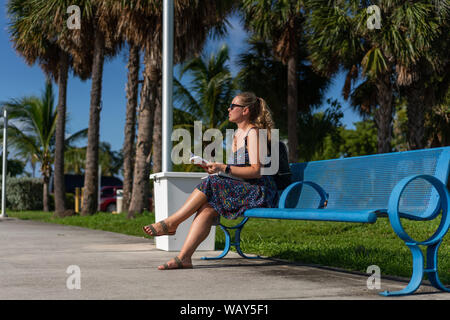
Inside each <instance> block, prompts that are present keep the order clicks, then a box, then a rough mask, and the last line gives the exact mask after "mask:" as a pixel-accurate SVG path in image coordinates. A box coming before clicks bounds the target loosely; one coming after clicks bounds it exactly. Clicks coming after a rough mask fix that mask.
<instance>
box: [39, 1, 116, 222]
mask: <svg viewBox="0 0 450 320" xmlns="http://www.w3.org/2000/svg"><path fill="white" fill-rule="evenodd" d="M35 2H36V3H38V11H37V14H38V16H40V17H41V19H43V20H44V21H45V22H46V23H45V24H46V25H53V26H55V28H54V30H52V31H53V32H52V33H51V35H52V36H53V37H55V38H57V39H58V40H57V41H58V44H59V45H60V46H61V47H63V48H65V49H67V51H68V52H69V53H70V54H71V56H72V58H73V67H74V69H75V70H76V71H79V72H80V71H81V70H82V71H83V72H86V73H88V74H90V75H91V79H92V82H91V98H90V110H89V127H88V130H89V131H88V144H87V152H86V174H85V180H84V190H85V193H84V197H83V210H82V212H81V214H82V215H89V214H93V213H95V212H96V211H97V192H98V190H97V183H98V181H97V180H98V149H99V134H100V111H101V108H102V103H101V95H102V76H103V64H104V60H105V57H108V56H114V55H115V53H116V51H117V49H118V48H119V46H120V44H121V39H120V38H118V37H117V32H116V29H115V27H116V25H117V16H116V15H113V14H111V12H110V11H108V10H102V8H103V7H102V6H101V4H102V1H100V0H76V1H68V0H47V1H35ZM69 5H77V6H78V7H79V8H80V11H81V29H79V30H70V32H66V31H67V30H66V29H67V26H66V25H67V24H66V22H67V21H66V20H67V14H66V9H67V7H68V6H69ZM62 35H65V36H62Z"/></svg>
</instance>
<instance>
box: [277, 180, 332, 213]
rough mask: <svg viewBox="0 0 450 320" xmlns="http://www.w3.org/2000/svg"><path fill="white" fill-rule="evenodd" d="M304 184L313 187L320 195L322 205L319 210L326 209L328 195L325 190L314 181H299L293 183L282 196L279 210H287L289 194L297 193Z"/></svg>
mask: <svg viewBox="0 0 450 320" xmlns="http://www.w3.org/2000/svg"><path fill="white" fill-rule="evenodd" d="M303 184H306V185H309V186H311V187H312V188H313V189H314V190H316V191H317V193H318V194H319V195H320V204H319V207H318V208H325V207H326V206H327V203H328V193H326V192H325V190H323V188H322V187H321V186H319V185H318V184H317V183H315V182H312V181H297V182H294V183H291V184H290V185H289V186H288V187H287V188H286V189H284V191H283V193H282V194H281V196H280V200H279V202H278V208H280V209H285V208H287V207H286V201H287V199H288V197H289V194H291V193H292V192H295V191H297V190H298V189H299V188H300V187H301V186H302V185H303Z"/></svg>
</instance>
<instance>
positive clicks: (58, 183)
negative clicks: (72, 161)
mask: <svg viewBox="0 0 450 320" xmlns="http://www.w3.org/2000/svg"><path fill="white" fill-rule="evenodd" d="M60 54H61V56H60V62H59V63H60V65H59V74H58V91H59V92H58V107H57V112H58V118H57V119H56V132H55V171H54V195H55V214H56V215H57V216H61V215H62V214H63V213H64V211H65V210H66V201H65V199H66V197H65V194H66V188H65V182H64V138H65V131H66V100H67V99H66V97H67V77H68V72H69V55H68V54H67V53H65V52H64V51H62V50H61V52H60Z"/></svg>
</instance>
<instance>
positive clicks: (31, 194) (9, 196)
mask: <svg viewBox="0 0 450 320" xmlns="http://www.w3.org/2000/svg"><path fill="white" fill-rule="evenodd" d="M42 188H43V181H42V179H39V178H29V177H22V178H11V177H8V179H7V180H6V207H7V208H8V209H10V210H17V211H24V210H42V206H43V202H42ZM0 191H1V186H0Z"/></svg>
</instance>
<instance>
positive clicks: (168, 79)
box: [162, 0, 174, 172]
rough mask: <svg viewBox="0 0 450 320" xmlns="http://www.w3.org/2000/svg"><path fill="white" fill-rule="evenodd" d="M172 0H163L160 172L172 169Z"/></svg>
mask: <svg viewBox="0 0 450 320" xmlns="http://www.w3.org/2000/svg"><path fill="white" fill-rule="evenodd" d="M173 15H174V5H173V0H164V1H163V50H162V55H163V57H162V60H163V61H162V63H163V70H162V172H169V171H171V170H172V161H171V153H172V139H171V138H172V121H173V120H172V119H173V115H172V108H173V106H172V99H173V98H172V93H173V46H174V44H173V42H174V41H173V20H174V19H173Z"/></svg>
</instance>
